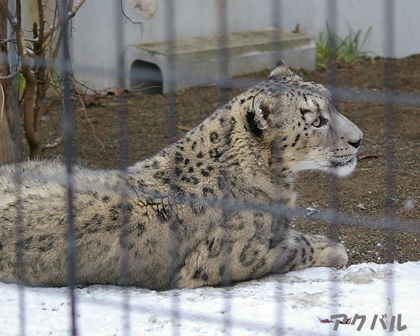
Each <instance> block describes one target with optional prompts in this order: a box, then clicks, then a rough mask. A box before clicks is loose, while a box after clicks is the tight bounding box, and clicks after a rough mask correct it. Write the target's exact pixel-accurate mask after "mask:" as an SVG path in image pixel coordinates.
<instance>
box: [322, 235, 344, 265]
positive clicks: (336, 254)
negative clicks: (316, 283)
mask: <svg viewBox="0 0 420 336" xmlns="http://www.w3.org/2000/svg"><path fill="white" fill-rule="evenodd" d="M326 239H327V238H326ZM316 250H317V253H316V254H317V255H316V256H315V260H316V263H315V265H314V266H327V267H343V266H346V265H347V262H348V260H349V258H348V256H347V252H346V248H345V247H344V245H343V244H340V243H333V242H331V241H328V243H326V244H325V245H324V246H317V248H316Z"/></svg>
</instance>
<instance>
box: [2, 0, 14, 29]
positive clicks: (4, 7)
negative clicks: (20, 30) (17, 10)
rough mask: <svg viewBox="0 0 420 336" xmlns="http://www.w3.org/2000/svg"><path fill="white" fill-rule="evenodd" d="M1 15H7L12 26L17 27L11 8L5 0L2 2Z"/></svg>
mask: <svg viewBox="0 0 420 336" xmlns="http://www.w3.org/2000/svg"><path fill="white" fill-rule="evenodd" d="M0 13H4V15H6V17H7V20H8V21H9V23H10V25H11V26H12V27H13V28H14V27H15V25H16V22H15V20H14V19H15V18H14V17H13V15H12V13H10V10H9V7H7V4H6V1H5V0H0Z"/></svg>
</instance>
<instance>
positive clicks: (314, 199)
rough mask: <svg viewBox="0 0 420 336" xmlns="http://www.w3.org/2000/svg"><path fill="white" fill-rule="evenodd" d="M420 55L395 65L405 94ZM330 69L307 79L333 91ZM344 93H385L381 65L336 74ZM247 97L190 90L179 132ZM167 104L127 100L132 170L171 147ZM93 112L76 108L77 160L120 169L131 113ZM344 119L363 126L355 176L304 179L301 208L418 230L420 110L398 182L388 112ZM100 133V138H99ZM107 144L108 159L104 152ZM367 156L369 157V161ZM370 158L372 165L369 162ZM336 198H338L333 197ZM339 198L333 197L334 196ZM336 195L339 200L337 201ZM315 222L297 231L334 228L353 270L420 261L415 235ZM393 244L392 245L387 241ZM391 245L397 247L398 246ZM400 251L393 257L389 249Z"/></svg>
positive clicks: (52, 103)
mask: <svg viewBox="0 0 420 336" xmlns="http://www.w3.org/2000/svg"><path fill="white" fill-rule="evenodd" d="M419 69H420V55H415V56H411V57H408V58H405V59H401V60H397V61H396V73H395V85H396V91H397V92H401V93H409V94H419V93H420V71H419ZM267 74H268V71H266V72H265V73H260V74H253V75H248V76H244V77H241V78H236V79H235V80H234V81H232V83H236V84H238V83H241V84H242V85H244V86H251V85H252V82H255V81H260V80H264V79H265V77H266V76H267ZM327 75H328V73H327V71H326V70H325V69H319V70H317V71H312V72H308V71H304V72H303V76H304V77H305V78H308V79H313V80H316V81H319V82H322V83H327V81H328V78H330V77H328V76H327ZM336 79H337V84H338V86H339V87H343V88H351V89H355V90H370V91H374V92H375V91H376V92H380V91H381V90H384V62H383V60H382V59H380V58H375V59H362V60H360V61H358V62H356V63H355V64H353V65H351V66H349V67H339V68H338V70H337V72H336ZM240 91H242V90H241V89H228V90H224V91H221V90H220V89H219V88H217V87H216V86H214V85H213V86H202V87H194V88H190V89H186V90H183V91H181V92H179V93H177V95H176V108H177V113H178V121H177V132H178V137H181V136H182V135H183V134H185V133H186V131H188V130H189V129H191V128H192V127H194V126H195V125H197V124H198V123H200V122H201V121H202V120H203V119H205V118H206V117H207V116H208V115H210V114H211V113H212V112H213V111H215V110H216V108H217V107H219V106H220V105H222V103H224V102H226V101H227V100H228V99H230V98H231V97H233V96H235V95H236V94H237V93H238V92H240ZM168 101H169V99H168V97H166V96H162V95H143V94H128V95H127V96H126V102H127V104H126V105H125V106H126V110H127V115H128V116H127V125H128V131H127V132H126V140H127V144H128V158H127V161H128V164H133V163H134V162H136V161H139V160H142V159H144V158H146V157H148V156H150V155H152V154H154V153H156V152H157V151H158V150H160V149H162V148H163V147H164V146H165V145H167V143H168V131H167V127H166V125H167V122H166V115H167V111H168ZM85 102H86V103H88V104H90V106H89V107H88V108H87V116H88V117H89V120H90V122H89V121H88V119H87V118H86V115H85V111H84V110H83V109H82V108H81V106H80V104H78V103H75V111H76V114H75V115H76V118H75V142H74V144H75V156H76V159H77V161H78V162H81V163H83V164H86V165H88V166H94V167H103V168H111V167H112V168H114V167H117V166H118V153H119V152H120V151H119V148H120V146H119V142H118V141H119V140H118V127H117V126H118V116H119V113H120V114H121V111H123V110H124V106H122V105H121V102H120V101H119V100H118V98H117V97H116V96H113V95H104V96H99V97H87V98H85ZM336 106H337V109H338V111H340V112H341V113H342V114H344V115H345V116H347V117H348V118H349V119H350V120H352V121H353V122H354V123H356V124H357V125H358V126H359V128H360V129H361V130H362V131H363V132H364V140H363V143H362V146H361V149H360V151H359V156H360V158H362V159H361V160H359V163H358V166H357V168H356V171H355V172H354V173H353V174H352V175H351V176H350V177H349V178H346V179H340V180H338V179H336V178H332V177H331V176H328V175H326V174H321V173H316V172H304V173H301V174H299V176H298V179H297V190H298V192H299V199H298V206H299V207H301V208H309V207H310V208H313V209H317V210H319V211H320V212H321V214H322V213H325V211H326V210H327V209H329V208H334V206H336V207H338V208H339V210H340V211H341V212H343V213H345V214H347V215H352V216H356V217H355V218H354V222H355V223H362V224H363V223H364V222H366V219H365V218H366V217H367V218H375V219H381V218H383V216H384V215H385V213H388V214H391V215H392V217H393V218H394V219H396V220H403V221H411V222H414V223H415V222H417V223H418V222H419V221H418V218H419V214H420V182H419V181H420V180H419V178H418V174H419V173H420V159H419V158H420V128H419V125H420V108H419V107H413V106H402V105H400V106H397V107H396V108H395V121H396V126H395V127H392V129H393V131H394V132H395V141H394V143H395V153H396V160H395V168H394V169H393V170H392V173H393V174H392V176H391V179H389V178H388V179H385V176H386V162H387V157H388V155H387V153H385V151H384V143H385V142H384V123H385V121H384V120H385V111H386V108H385V106H384V105H383V104H380V103H374V102H368V103H366V102H359V101H355V100H354V101H352V100H340V101H337V102H336ZM60 114H61V107H60V104H59V101H58V100H57V99H50V100H49V101H48V102H47V109H46V114H45V115H44V117H43V123H44V125H43V126H44V129H45V137H46V140H47V141H52V140H53V139H55V138H56V137H57V135H58V134H60V133H61V131H60V129H59V128H57V120H58V119H59V118H60ZM93 128H94V130H95V133H96V137H97V138H95V135H94V132H93ZM98 139H100V141H102V142H103V145H104V148H105V149H106V153H105V151H104V150H103V148H102V145H101V143H100V142H99V141H98ZM62 153H63V149H62V147H58V148H56V149H54V150H49V151H46V152H45V153H44V156H45V157H48V158H51V157H55V156H56V155H62ZM365 156H367V157H365ZM363 157H365V158H363ZM392 179H393V180H394V181H395V184H394V185H395V197H394V199H393V202H392V203H393V208H388V210H389V211H386V208H385V198H386V190H387V181H392ZM331 191H332V193H331ZM332 195H333V196H332ZM334 195H336V197H334ZM313 218H314V217H308V218H304V219H302V218H301V219H297V220H295V221H294V223H293V225H294V226H295V227H296V229H298V230H301V231H307V232H312V233H321V234H327V235H328V234H330V235H331V234H332V233H333V232H334V230H332V229H331V225H334V226H333V227H334V228H337V229H338V231H337V232H338V233H337V235H336V239H338V240H339V241H343V242H344V243H345V245H346V247H347V249H348V254H349V259H350V263H349V264H356V263H360V262H378V263H382V262H386V261H387V260H389V258H391V259H394V260H397V261H399V262H406V261H417V260H420V249H419V248H418V244H419V241H420V236H416V235H414V234H412V233H395V234H393V235H388V236H387V234H386V233H385V232H384V231H383V230H380V229H368V228H363V227H359V226H348V225H340V224H337V223H334V224H328V223H323V222H319V221H315V220H314V219H313ZM387 237H388V238H387ZM387 241H391V243H392V242H393V244H392V245H389V244H387ZM389 246H393V250H394V251H395V254H394V256H392V255H390V253H389V251H390V250H389V249H388V248H387V247H389Z"/></svg>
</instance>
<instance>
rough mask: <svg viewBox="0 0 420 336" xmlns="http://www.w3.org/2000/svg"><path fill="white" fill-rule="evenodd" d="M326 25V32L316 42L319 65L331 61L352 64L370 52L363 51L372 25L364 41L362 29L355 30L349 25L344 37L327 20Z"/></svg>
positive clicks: (324, 64)
mask: <svg viewBox="0 0 420 336" xmlns="http://www.w3.org/2000/svg"><path fill="white" fill-rule="evenodd" d="M326 25H327V31H326V33H325V34H324V32H321V33H320V34H319V36H318V39H317V41H316V42H315V44H316V50H317V51H316V58H317V64H318V65H320V66H323V67H325V66H326V65H327V64H328V63H330V62H339V63H343V64H351V63H353V62H354V61H355V60H357V59H358V58H361V57H364V56H366V55H367V54H368V53H369V52H368V51H362V49H363V47H364V45H365V43H366V40H367V38H368V36H369V34H370V31H371V30H372V27H369V29H368V31H367V32H366V34H365V36H364V38H363V41H361V34H362V31H361V30H359V31H358V32H355V31H354V30H353V29H352V28H351V27H350V26H349V34H348V35H347V37H345V38H344V39H342V38H340V37H339V36H337V35H336V34H335V32H334V30H333V29H332V28H330V26H329V25H328V22H326Z"/></svg>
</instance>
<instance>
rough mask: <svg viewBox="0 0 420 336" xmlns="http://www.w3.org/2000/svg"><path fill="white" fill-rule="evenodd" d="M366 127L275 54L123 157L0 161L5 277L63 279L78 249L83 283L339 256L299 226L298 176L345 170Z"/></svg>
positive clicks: (242, 273) (217, 277) (211, 279)
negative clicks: (158, 146) (180, 131)
mask: <svg viewBox="0 0 420 336" xmlns="http://www.w3.org/2000/svg"><path fill="white" fill-rule="evenodd" d="M362 138H363V133H362V132H361V131H360V129H359V128H358V127H357V126H356V125H355V124H354V123H352V122H351V121H350V120H348V119H347V118H346V117H344V116H343V115H341V114H340V113H338V112H337V110H336V109H335V107H334V105H333V99H332V95H331V93H330V91H329V90H328V89H327V88H325V87H324V86H323V85H321V84H319V83H316V82H312V81H307V80H304V79H302V77H301V76H299V75H298V74H296V73H295V72H293V71H292V70H290V69H289V68H288V67H287V66H286V65H285V64H284V63H283V62H279V63H278V64H277V66H276V67H275V68H274V70H272V71H271V73H270V75H269V77H268V79H267V80H266V81H264V82H261V83H259V84H257V85H255V86H254V87H252V88H250V89H248V90H246V91H245V92H243V93H241V94H239V95H238V96H236V97H235V98H233V99H232V100H231V101H229V102H228V103H226V104H224V105H223V106H221V107H220V108H219V109H217V110H216V111H215V112H214V113H213V114H212V115H210V116H209V117H208V118H207V119H205V120H204V121H203V122H202V123H201V124H200V125H198V126H197V127H195V128H193V129H192V130H190V131H189V132H187V133H186V134H185V136H184V137H182V138H181V139H180V140H178V141H177V142H174V143H173V144H170V145H169V146H168V147H166V148H164V149H163V150H161V151H160V152H158V153H157V154H156V155H155V156H153V157H151V158H149V159H146V160H144V161H141V162H137V163H135V164H134V165H133V166H130V167H128V168H126V169H125V170H124V169H123V170H116V169H108V170H106V169H92V168H87V167H83V166H81V165H75V166H74V167H73V173H72V174H71V175H70V174H68V170H67V168H66V166H65V165H64V164H62V163H60V162H58V161H27V162H24V163H20V164H11V165H4V166H1V167H0V280H1V281H3V282H19V283H23V284H28V285H35V286H67V285H69V274H70V273H69V262H70V261H71V260H72V259H71V258H69V256H74V263H75V271H74V273H73V275H74V277H75V280H74V281H75V282H76V283H77V284H80V285H90V284H105V285H106V284H113V285H131V286H139V287H147V288H150V289H155V290H168V289H171V288H197V287H201V286H222V285H231V284H234V283H236V282H239V281H245V280H250V279H255V278H260V277H263V276H265V275H268V274H280V273H284V272H288V271H292V270H301V269H304V268H307V267H311V266H328V267H342V266H344V265H346V264H347V261H348V257H347V253H346V250H345V247H344V245H343V244H341V243H337V242H333V241H331V240H330V239H328V238H327V237H325V236H320V235H313V234H310V233H302V232H297V231H294V230H292V229H291V227H290V226H291V225H290V214H289V213H290V209H293V207H294V204H295V200H296V192H295V191H294V179H295V176H296V174H297V173H298V172H300V171H302V170H308V169H309V170H321V171H324V172H328V173H332V174H335V175H337V176H347V175H349V174H350V173H351V172H352V171H353V170H354V168H355V166H356V153H357V151H358V149H359V147H360V144H361V141H362ZM17 176H18V178H16V177H17ZM69 190H70V191H71V192H70V193H69V192H68V191H69ZM69 195H70V196H69ZM69 209H70V210H71V211H69ZM68 223H72V226H69V225H68ZM69 227H71V228H73V229H72V230H69ZM72 237H73V238H74V239H73V240H72V239H71V238H72ZM72 241H74V244H72Z"/></svg>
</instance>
